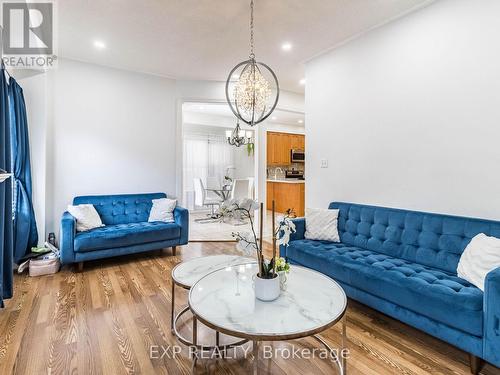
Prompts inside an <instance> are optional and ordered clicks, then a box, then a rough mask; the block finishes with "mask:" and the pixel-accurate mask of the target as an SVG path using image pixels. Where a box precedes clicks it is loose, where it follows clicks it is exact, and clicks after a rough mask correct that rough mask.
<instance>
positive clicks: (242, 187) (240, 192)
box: [231, 178, 251, 199]
mask: <svg viewBox="0 0 500 375" xmlns="http://www.w3.org/2000/svg"><path fill="white" fill-rule="evenodd" d="M244 198H251V195H250V180H249V179H248V178H246V179H237V180H234V181H233V188H232V190H231V199H244Z"/></svg>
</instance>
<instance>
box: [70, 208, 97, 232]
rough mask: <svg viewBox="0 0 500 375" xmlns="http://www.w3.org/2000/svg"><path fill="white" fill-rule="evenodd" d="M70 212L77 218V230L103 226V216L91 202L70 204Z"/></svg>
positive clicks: (82, 230)
mask: <svg viewBox="0 0 500 375" xmlns="http://www.w3.org/2000/svg"><path fill="white" fill-rule="evenodd" d="M68 212H69V213H70V214H71V215H72V216H73V217H74V218H75V219H76V231H77V232H84V231H86V230H91V229H94V228H100V227H103V226H104V224H103V223H102V221H101V217H100V216H99V214H98V213H97V211H96V209H95V207H94V206H93V205H91V204H79V205H77V206H71V205H70V206H68Z"/></svg>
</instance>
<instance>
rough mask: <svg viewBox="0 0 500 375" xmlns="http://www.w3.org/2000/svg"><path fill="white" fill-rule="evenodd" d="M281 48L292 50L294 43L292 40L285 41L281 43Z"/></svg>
mask: <svg viewBox="0 0 500 375" xmlns="http://www.w3.org/2000/svg"><path fill="white" fill-rule="evenodd" d="M281 49H282V50H283V51H290V50H291V49H292V43H290V42H285V43H283V44H282V45H281Z"/></svg>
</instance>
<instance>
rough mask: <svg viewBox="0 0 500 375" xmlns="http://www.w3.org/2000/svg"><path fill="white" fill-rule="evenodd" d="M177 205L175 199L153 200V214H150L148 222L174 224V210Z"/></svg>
mask: <svg viewBox="0 0 500 375" xmlns="http://www.w3.org/2000/svg"><path fill="white" fill-rule="evenodd" d="M176 205H177V201H176V200H175V199H168V198H160V199H153V206H152V207H151V212H150V213H149V219H148V221H149V222H150V223H151V222H153V221H163V222H164V223H173V222H174V209H175V206H176Z"/></svg>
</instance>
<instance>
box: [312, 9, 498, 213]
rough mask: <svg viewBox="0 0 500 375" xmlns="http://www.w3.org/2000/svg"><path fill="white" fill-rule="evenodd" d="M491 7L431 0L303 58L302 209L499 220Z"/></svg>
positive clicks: (495, 69)
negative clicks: (369, 209) (342, 204)
mask: <svg viewBox="0 0 500 375" xmlns="http://www.w3.org/2000/svg"><path fill="white" fill-rule="evenodd" d="M499 14H500V1H498V0H483V1H470V0H441V1H439V2H436V3H435V4H433V5H431V6H429V7H427V8H425V9H422V10H420V11H418V12H416V13H414V14H411V15H409V16H406V17H404V18H402V19H400V20H398V21H396V22H393V23H391V24H389V25H386V26H384V27H382V28H380V29H378V30H375V31H373V32H370V33H368V34H366V35H364V36H362V37H360V38H359V39H357V40H354V41H352V42H351V43H349V44H346V45H344V46H342V47H341V48H339V49H337V50H335V51H333V52H331V53H328V54H326V55H324V56H321V57H319V58H316V59H314V60H312V61H310V62H309V63H308V64H307V66H306V78H307V87H306V122H307V128H306V148H307V150H308V158H307V162H306V171H307V176H308V178H307V179H308V185H307V202H306V203H307V205H308V206H310V207H326V205H327V204H328V202H330V201H333V200H341V201H352V202H360V203H369V204H375V205H386V206H394V207H402V208H411V209H418V210H426V211H435V212H443V213H452V214H459V215H467V216H479V217H485V218H495V219H500V194H499V193H498V192H499V190H500V173H498V172H499V166H500V147H499V146H498V144H499V139H500V68H499V67H500V49H499V48H498V38H499V36H500V22H498V15H499ZM321 159H328V162H329V168H327V169H322V168H320V160H321Z"/></svg>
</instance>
